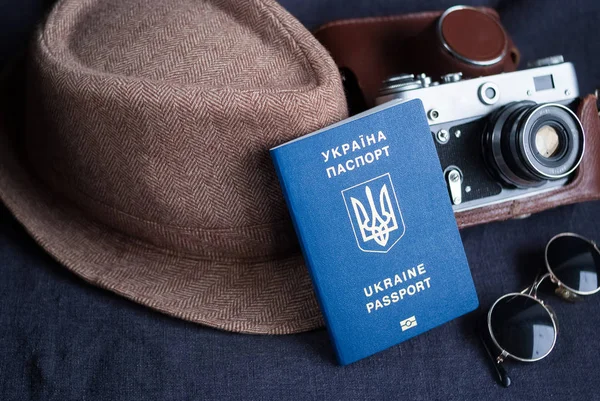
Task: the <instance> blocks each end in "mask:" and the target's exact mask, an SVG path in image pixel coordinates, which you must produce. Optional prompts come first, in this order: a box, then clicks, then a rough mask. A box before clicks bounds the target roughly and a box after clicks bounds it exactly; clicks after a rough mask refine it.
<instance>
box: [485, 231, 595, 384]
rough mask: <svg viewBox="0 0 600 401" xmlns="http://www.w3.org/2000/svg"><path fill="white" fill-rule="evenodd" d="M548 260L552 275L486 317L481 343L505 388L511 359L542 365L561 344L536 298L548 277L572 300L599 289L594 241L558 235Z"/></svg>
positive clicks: (550, 315)
mask: <svg viewBox="0 0 600 401" xmlns="http://www.w3.org/2000/svg"><path fill="white" fill-rule="evenodd" d="M545 259H546V268H547V270H548V271H547V272H545V273H542V274H539V275H538V277H537V278H536V279H535V281H534V283H533V284H532V285H531V286H529V287H527V288H526V289H524V290H523V291H521V292H520V293H510V294H506V295H503V296H501V297H500V298H498V299H497V300H496V302H494V304H493V305H492V307H491V308H490V310H489V312H488V314H487V330H483V331H482V337H481V339H482V341H483V344H484V346H485V349H486V351H487V353H488V355H489V356H490V358H491V359H492V362H493V366H494V369H495V372H496V374H497V375H498V379H499V381H500V383H501V384H502V385H503V386H505V387H508V386H510V384H511V380H510V378H509V376H508V374H507V373H506V370H505V369H504V367H503V366H502V363H503V362H504V361H505V360H506V359H508V358H511V359H515V360H517V361H522V362H535V361H539V360H540V359H542V358H544V357H546V356H548V354H550V352H551V351H552V349H553V348H554V345H555V344H556V337H557V335H558V321H557V319H556V315H555V313H554V311H553V310H552V309H551V308H550V307H549V306H548V305H546V304H545V303H544V301H542V300H540V299H539V298H538V296H537V291H538V287H539V286H540V284H541V283H542V282H543V281H544V280H545V279H547V278H549V279H550V280H551V281H552V282H553V283H554V284H556V285H557V288H556V291H555V293H556V294H557V295H558V296H560V297H561V298H563V299H565V300H567V301H577V300H579V299H580V298H581V297H582V296H586V295H592V294H595V293H597V292H598V291H600V283H599V282H598V271H599V270H600V249H598V245H596V243H594V242H593V241H590V240H589V239H587V238H584V237H582V236H580V235H577V234H573V233H562V234H558V235H556V236H555V237H553V238H552V239H551V240H550V241H548V244H547V245H546V251H545ZM493 350H496V351H497V352H493Z"/></svg>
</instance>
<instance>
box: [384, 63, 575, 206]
mask: <svg viewBox="0 0 600 401" xmlns="http://www.w3.org/2000/svg"><path fill="white" fill-rule="evenodd" d="M578 96H579V90H578V84H577V76H576V73H575V68H574V66H573V64H571V63H568V62H564V60H563V58H562V56H554V57H549V58H546V59H542V60H537V61H536V62H534V63H532V64H531V68H529V69H526V70H522V71H517V72H510V73H502V74H498V75H492V76H486V77H480V78H474V79H466V80H463V79H462V76H461V73H454V74H447V75H444V76H442V77H441V82H433V81H432V79H431V78H430V77H428V76H426V75H424V74H421V75H418V76H413V75H408V74H406V75H399V76H395V77H391V78H389V79H388V80H386V81H385V82H384V85H383V87H382V88H381V90H380V92H379V96H378V98H377V100H376V103H377V104H382V103H385V102H387V101H390V100H393V99H405V100H410V99H420V100H421V101H422V102H423V106H424V108H425V111H426V114H427V118H428V122H429V125H430V127H431V133H432V135H433V137H434V140H435V145H436V150H437V153H438V156H439V159H440V163H441V166H442V170H443V171H444V179H445V181H446V184H447V187H448V192H449V195H450V199H451V202H452V204H453V208H454V211H455V212H459V211H466V210H471V209H475V208H479V207H483V206H488V205H493V204H498V203H502V202H507V201H513V200H517V199H521V198H525V197H529V196H533V195H538V194H540V193H544V192H547V191H552V190H555V189H557V188H561V187H562V186H564V185H565V184H566V183H567V182H569V180H570V179H571V177H572V176H573V172H574V170H575V169H576V168H577V166H578V165H579V163H580V162H581V160H582V157H583V150H584V134H583V127H582V125H581V123H580V121H579V119H578V118H577V116H576V115H575V114H574V113H573V111H572V109H573V107H574V106H575V103H576V101H577V97H578Z"/></svg>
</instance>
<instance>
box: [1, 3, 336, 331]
mask: <svg viewBox="0 0 600 401" xmlns="http://www.w3.org/2000/svg"><path fill="white" fill-rule="evenodd" d="M30 59H31V63H30V68H29V74H28V82H29V93H28V108H27V124H26V125H27V128H26V130H25V132H24V133H15V132H8V130H4V132H2V133H1V134H0V135H1V136H0V138H1V143H0V152H1V153H0V198H1V199H2V200H3V201H4V202H5V203H6V205H7V206H8V207H9V209H10V210H11V211H12V212H13V214H14V215H15V216H16V217H17V218H18V219H19V220H20V222H21V223H22V224H23V225H24V226H25V227H26V229H27V230H28V231H29V232H30V233H31V234H32V236H33V237H34V238H35V239H36V240H37V241H38V242H39V243H40V244H41V245H42V246H43V247H44V248H45V249H46V250H47V251H48V252H49V253H50V254H51V255H52V256H53V257H54V258H56V259H57V260H58V261H60V262H61V263H62V264H64V265H65V266H66V267H68V268H69V269H71V270H72V271H74V272H75V273H77V274H78V275H80V276H81V277H83V278H84V279H86V280H87V281H89V282H91V283H94V284H96V285H99V286H101V287H104V288H107V289H109V290H111V291H114V292H116V293H118V294H121V295H123V296H125V297H128V298H130V299H132V300H134V301H136V302H139V303H142V304H145V305H148V306H150V307H152V308H154V309H157V310H159V311H162V312H164V313H167V314H170V315H173V316H177V317H180V318H184V319H187V320H191V321H194V322H198V323H202V324H206V325H210V326H213V327H218V328H221V329H225V330H231V331H239V332H249V333H275V334H282V333H291V332H297V331H303V330H308V329H312V328H315V327H318V326H320V325H321V324H322V320H321V316H320V313H319V310H318V307H317V304H316V302H315V299H314V295H313V291H312V288H311V285H310V280H309V278H308V274H307V271H306V268H305V266H304V265H303V262H302V258H301V255H300V252H299V248H298V245H297V241H296V239H295V236H294V233H293V229H292V226H291V224H290V221H289V218H288V215H287V212H286V209H285V204H284V201H283V199H282V195H281V191H280V189H279V186H278V182H277V179H276V176H275V174H274V169H273V167H272V165H271V160H270V158H269V154H268V149H269V148H270V147H272V146H275V145H279V144H281V143H283V142H286V141H288V140H290V139H293V138H296V137H298V136H300V135H303V134H307V133H310V132H311V131H314V130H316V129H319V128H322V127H324V126H326V125H328V124H331V123H333V122H336V121H339V120H340V119H342V118H344V117H345V115H346V104H345V100H344V94H343V88H342V85H341V81H340V78H339V74H338V72H337V68H336V66H335V64H334V62H333V60H331V58H330V57H329V55H328V54H327V52H326V51H325V49H323V48H322V47H321V46H320V45H319V44H318V42H317V41H316V40H315V39H314V38H313V37H312V36H311V34H310V33H309V32H308V31H306V30H305V29H304V28H303V27H302V25H301V24H300V23H299V22H298V21H296V20H295V19H294V18H293V17H292V16H290V15H289V14H288V13H287V12H286V11H284V10H283V9H282V8H281V7H280V6H279V5H278V4H276V3H275V2H274V1H271V0H244V1H238V0H207V1H201V0H169V1H161V0H86V1H80V0H64V1H62V2H59V3H58V5H57V6H56V7H55V8H54V10H53V11H52V13H51V14H50V15H49V17H48V19H47V21H46V22H45V23H44V24H43V26H42V27H41V28H40V30H39V32H38V34H37V36H36V38H35V41H34V44H33V49H32V52H31V57H30ZM13 134H18V135H24V140H23V141H18V142H23V143H24V146H23V149H21V150H22V152H17V151H16V149H17V148H16V146H15V140H14V139H15V137H16V136H18V135H13Z"/></svg>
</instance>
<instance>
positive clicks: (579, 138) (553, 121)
mask: <svg viewBox="0 0 600 401" xmlns="http://www.w3.org/2000/svg"><path fill="white" fill-rule="evenodd" d="M483 147H484V153H485V155H486V159H487V162H488V164H489V165H490V166H491V168H492V170H493V171H494V172H495V173H496V174H497V175H498V176H499V178H500V179H501V180H502V181H504V182H505V183H506V184H508V185H510V186H515V187H518V188H527V187H534V186H538V185H541V184H543V183H544V182H545V181H547V180H557V179H560V178H563V177H566V176H567V175H569V174H571V173H572V172H573V171H574V170H575V169H576V168H577V166H578V165H579V163H580V162H581V159H582V157H583V148H584V135H583V127H582V126H581V123H580V122H579V119H578V118H577V116H576V115H575V114H574V113H573V112H572V111H571V110H569V109H568V108H567V107H565V106H563V105H560V104H553V103H548V104H536V103H534V102H529V101H523V102H515V103H510V104H508V105H506V106H504V107H502V108H500V109H498V110H497V111H495V112H494V113H492V115H491V116H490V118H489V121H488V125H487V128H486V132H485V135H484V137H483Z"/></svg>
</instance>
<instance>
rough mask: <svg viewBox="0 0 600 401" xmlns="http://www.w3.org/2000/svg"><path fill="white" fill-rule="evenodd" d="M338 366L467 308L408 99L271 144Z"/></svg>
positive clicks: (414, 106) (452, 240)
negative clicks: (278, 144)
mask: <svg viewBox="0 0 600 401" xmlns="http://www.w3.org/2000/svg"><path fill="white" fill-rule="evenodd" d="M271 156H272V158H273V161H274V164H275V168H276V170H277V174H278V177H279V180H280V183H281V186H282V189H283V194H284V197H285V198H286V202H287V205H288V209H289V211H290V214H291V217H292V221H293V223H294V227H295V229H296V233H297V235H298V238H299V241H300V245H301V248H302V252H303V254H304V259H305V261H306V264H307V266H308V269H309V272H310V275H311V277H312V280H313V286H314V289H315V292H316V295H317V299H318V301H319V304H320V307H321V311H322V313H323V315H324V317H325V321H326V325H327V329H328V331H329V335H330V337H331V339H332V343H333V346H334V348H335V351H336V354H337V357H338V360H339V362H340V364H342V365H345V364H349V363H352V362H355V361H357V360H359V359H362V358H365V357H367V356H369V355H372V354H374V353H376V352H378V351H381V350H384V349H386V348H389V347H391V346H393V345H396V344H398V343H400V342H402V341H405V340H407V339H409V338H411V337H414V336H416V335H418V334H421V333H423V332H425V331H427V330H430V329H432V328H433V327H436V326H438V325H440V324H442V323H445V322H448V321H449V320H452V319H454V318H456V317H458V316H460V315H463V314H465V313H467V312H470V311H472V310H474V309H475V308H477V306H478V300H477V295H476V292H475V288H474V285H473V280H472V278H471V273H470V271H469V266H468V263H467V259H466V256H465V253H464V249H463V246H462V242H461V238H460V235H459V232H458V228H457V226H456V221H455V218H454V214H453V211H452V207H451V205H450V200H449V197H448V191H447V189H446V184H445V181H444V178H443V172H442V170H441V167H440V163H439V160H438V157H437V153H436V150H435V146H434V143H433V137H432V135H431V133H430V130H429V125H428V123H427V117H426V116H425V112H424V110H423V105H422V103H421V101H420V100H418V99H416V100H411V101H408V102H401V101H394V102H389V103H386V104H383V105H381V106H379V107H376V108H374V109H371V110H368V111H366V112H364V113H361V114H359V115H356V116H354V117H352V118H350V119H347V120H344V121H342V122H340V123H337V124H334V125H332V126H330V127H327V128H325V129H323V130H320V131H317V132H315V133H312V134H309V135H306V136H303V137H301V138H298V139H295V140H293V141H291V142H288V143H285V144H283V145H281V146H278V147H275V148H273V149H271Z"/></svg>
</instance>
